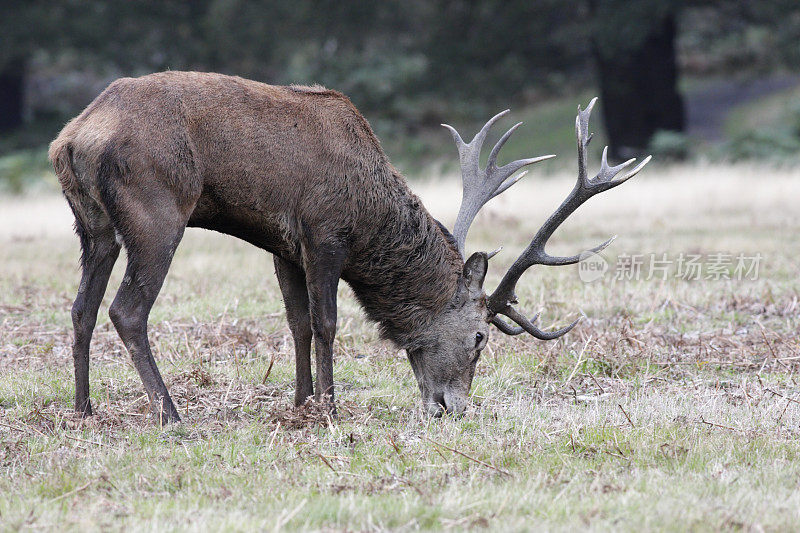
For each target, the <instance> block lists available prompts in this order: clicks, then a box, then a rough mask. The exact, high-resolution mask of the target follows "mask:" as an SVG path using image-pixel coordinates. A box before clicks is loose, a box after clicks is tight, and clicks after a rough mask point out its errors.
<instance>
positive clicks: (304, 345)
mask: <svg viewBox="0 0 800 533" xmlns="http://www.w3.org/2000/svg"><path fill="white" fill-rule="evenodd" d="M273 257H274V261H275V274H277V276H278V284H279V285H280V287H281V294H282V295H283V303H284V305H285V306H286V319H287V321H288V322H289V329H290V330H291V332H292V337H293V338H294V358H295V386H294V404H295V406H300V405H303V404H304V403H305V402H306V400H308V398H309V396H313V395H314V386H313V382H312V380H311V338H312V335H311V315H310V313H309V310H308V305H309V304H308V288H307V287H306V274H305V272H303V270H302V269H300V268H298V267H297V266H295V265H294V264H292V263H290V262H289V261H286V260H285V259H281V258H280V257H278V256H277V255H276V256H273Z"/></svg>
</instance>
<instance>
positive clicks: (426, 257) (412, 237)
mask: <svg viewBox="0 0 800 533" xmlns="http://www.w3.org/2000/svg"><path fill="white" fill-rule="evenodd" d="M406 191H407V195H403V197H402V198H399V199H396V201H392V202H388V203H387V205H386V212H385V213H384V214H383V216H376V214H375V213H373V214H372V215H373V216H372V217H371V219H372V221H371V223H370V224H369V235H368V237H366V238H364V239H362V240H361V246H360V249H359V250H358V253H357V254H355V255H356V256H357V257H355V258H354V260H353V261H352V263H353V264H351V268H350V269H348V270H349V272H345V276H344V278H345V281H347V282H348V283H349V284H350V286H351V287H352V289H353V292H354V293H355V294H356V297H357V298H358V300H359V301H360V303H361V305H362V306H363V307H364V309H365V311H366V313H367V315H368V316H369V318H370V319H372V320H374V321H376V322H378V324H379V325H380V328H381V333H382V335H383V336H384V337H385V338H388V339H389V340H391V341H393V342H394V343H395V344H397V345H398V346H400V347H403V348H409V347H411V346H412V345H413V344H414V342H415V341H416V340H417V339H419V338H420V337H421V335H420V333H421V332H423V331H425V330H426V329H427V328H428V326H429V325H430V324H431V322H432V321H433V319H434V318H435V317H436V316H437V315H438V314H439V313H440V312H441V311H442V310H443V309H444V308H445V306H446V305H447V304H448V303H449V302H450V301H451V300H452V298H453V296H454V294H455V291H456V288H457V284H458V277H459V275H460V273H461V269H462V267H463V261H462V259H461V255H460V254H459V253H458V249H457V248H456V244H455V240H454V239H453V237H452V235H450V233H449V232H448V231H447V229H446V228H445V227H444V226H442V225H441V224H440V223H439V222H438V221H437V220H436V219H434V218H433V217H432V216H431V215H430V214H429V213H428V211H427V210H426V209H425V208H424V206H423V205H422V203H421V202H420V201H419V199H418V198H417V197H416V196H415V195H413V194H412V193H411V192H410V191H408V189H406Z"/></svg>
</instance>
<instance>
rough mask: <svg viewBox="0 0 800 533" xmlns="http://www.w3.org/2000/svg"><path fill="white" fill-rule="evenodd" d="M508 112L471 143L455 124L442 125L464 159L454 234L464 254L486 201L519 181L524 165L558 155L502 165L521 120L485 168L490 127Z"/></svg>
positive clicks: (490, 123)
mask: <svg viewBox="0 0 800 533" xmlns="http://www.w3.org/2000/svg"><path fill="white" fill-rule="evenodd" d="M508 112H509V110H508V109H506V110H505V111H501V112H500V113H498V114H496V115H495V116H493V117H492V118H490V119H489V120H488V121H487V122H486V124H484V126H483V127H482V128H481V130H480V131H479V132H478V133H477V134H476V135H475V137H474V138H473V139H472V140H471V141H470V142H469V143H465V142H464V140H463V139H462V138H461V135H459V133H458V131H456V129H455V128H454V127H452V126H449V125H447V124H442V126H444V127H445V128H447V129H448V130H450V133H451V134H452V135H453V139H454V140H455V143H456V146H457V147H458V155H459V160H460V162H461V179H462V197H461V207H460V208H459V211H458V216H457V217H456V223H455V225H454V227H453V236H454V237H455V239H456V243H457V245H458V251H459V253H460V254H461V256H462V257H464V256H465V253H464V248H465V244H466V240H467V233H468V232H469V227H470V226H471V225H472V221H473V220H475V217H476V216H477V214H478V212H479V211H480V210H481V208H482V207H483V206H484V205H485V204H486V202H488V201H489V200H491V199H492V198H494V197H495V196H497V195H499V194H501V193H502V192H503V191H505V190H506V189H508V188H509V187H511V186H512V185H514V184H515V183H516V182H517V181H519V180H520V178H522V176H523V175H524V173H523V174H520V175H519V176H516V177H512V175H513V174H514V173H515V172H517V171H518V170H519V169H521V168H522V167H524V166H527V165H532V164H534V163H538V162H539V161H544V160H545V159H550V158H551V157H555V156H554V155H547V156H542V157H533V158H529V159H519V160H517V161H512V162H511V163H509V164H507V165H503V166H502V167H498V166H497V156H498V154H499V153H500V150H501V149H502V148H503V145H505V143H506V142H507V141H508V139H509V138H510V137H511V135H512V134H513V133H514V131H516V129H517V128H518V127H519V126H520V125H521V124H522V123H521V122H519V123H517V124H515V125H513V126H512V127H511V128H509V130H508V131H507V132H506V133H505V134H503V136H502V137H501V138H500V140H499V141H497V143H496V144H495V145H494V147H493V148H492V151H491V152H490V153H489V159H488V161H487V164H486V168H485V169H481V168H480V157H481V149H482V148H483V143H484V141H485V140H486V136H487V135H488V134H489V130H490V129H491V127H492V126H493V125H494V123H495V122H497V121H498V120H500V119H501V118H502V117H504V116H505V115H506V114H508Z"/></svg>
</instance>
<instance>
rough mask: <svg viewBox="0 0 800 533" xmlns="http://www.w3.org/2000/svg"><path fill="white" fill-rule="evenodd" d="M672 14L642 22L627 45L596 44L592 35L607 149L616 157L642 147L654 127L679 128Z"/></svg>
mask: <svg viewBox="0 0 800 533" xmlns="http://www.w3.org/2000/svg"><path fill="white" fill-rule="evenodd" d="M592 4H596V3H595V2H592ZM595 12H596V10H595ZM675 18H676V13H675V11H672V12H671V13H669V14H667V15H665V16H663V17H662V20H661V21H659V22H657V23H655V24H652V25H649V26H648V25H647V24H643V26H644V29H643V31H646V32H647V34H646V35H645V36H644V38H642V39H641V40H640V41H639V45H638V46H634V47H632V48H631V47H620V48H622V49H615V47H609V46H598V40H597V37H598V36H597V35H595V38H594V39H593V42H592V52H593V55H594V59H595V62H596V66H597V72H598V75H599V84H600V95H601V104H602V106H603V117H604V120H605V126H606V132H607V133H608V143H609V151H610V153H611V155H612V156H613V157H614V158H616V159H627V158H628V157H632V156H634V155H638V154H640V153H641V152H643V151H644V150H645V149H646V148H647V146H648V144H649V142H650V139H651V138H652V136H653V134H654V133H655V132H656V131H658V130H673V131H683V129H684V112H683V100H682V98H681V95H680V93H679V92H678V87H677V81H678V68H677V65H676V61H675V34H676V24H675ZM629 23H630V24H637V23H638V21H636V20H630V21H629ZM595 27H596V28H599V29H597V30H595V31H607V29H603V28H602V27H601V26H600V25H596V26H595Z"/></svg>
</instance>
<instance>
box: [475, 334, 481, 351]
mask: <svg viewBox="0 0 800 533" xmlns="http://www.w3.org/2000/svg"><path fill="white" fill-rule="evenodd" d="M482 342H483V333H481V332H480V331H479V332H477V333H476V334H475V347H476V348H477V347H478V346H480V345H481V343H482Z"/></svg>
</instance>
